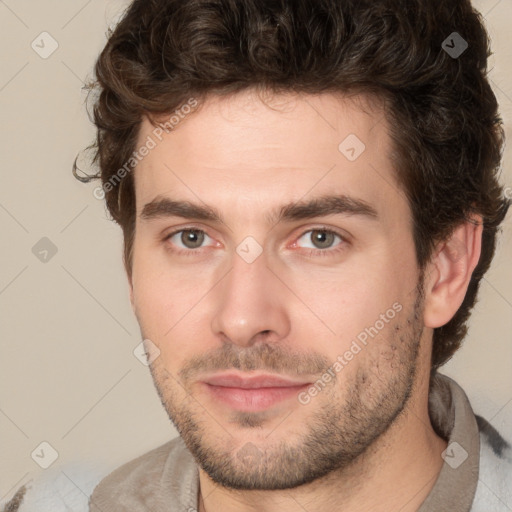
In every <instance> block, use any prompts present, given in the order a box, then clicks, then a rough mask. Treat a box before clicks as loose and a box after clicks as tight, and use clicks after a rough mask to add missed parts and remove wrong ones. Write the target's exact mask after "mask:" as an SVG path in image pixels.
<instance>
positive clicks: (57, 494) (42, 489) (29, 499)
mask: <svg viewBox="0 0 512 512" xmlns="http://www.w3.org/2000/svg"><path fill="white" fill-rule="evenodd" d="M105 474H106V470H105V467H104V466H101V467H100V465H95V464H92V463H88V462H80V463H78V462H76V463H69V464H66V465H63V466H57V467H53V466H52V467H51V468H49V469H46V470H44V472H43V473H40V474H39V475H37V476H35V477H34V478H32V479H30V480H28V482H26V483H25V484H24V485H22V486H21V487H19V488H18V489H17V490H16V491H15V492H14V495H13V496H11V497H9V498H8V499H7V501H3V502H0V511H1V512H87V511H88V510H89V508H88V499H89V495H90V494H91V492H92V490H93V489H94V487H95V485H97V483H98V482H99V481H100V480H101V478H102V476H104V475H105Z"/></svg>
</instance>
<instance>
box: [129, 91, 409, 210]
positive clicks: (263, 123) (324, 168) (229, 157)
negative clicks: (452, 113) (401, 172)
mask: <svg viewBox="0 0 512 512" xmlns="http://www.w3.org/2000/svg"><path fill="white" fill-rule="evenodd" d="M370 100H371V101H370ZM187 111H188V110H187ZM177 119H178V118H177V117H176V118H175V120H177ZM149 139H151V140H152V141H153V142H154V147H153V148H152V149H151V151H150V152H149V154H148V155H147V156H145V157H144V158H143V159H142V160H141V161H140V162H139V163H138V165H137V167H136V171H135V183H136V194H137V210H138V213H139V214H140V212H141V210H142V209H143V207H144V205H145V204H146V203H148V202H150V201H152V200H154V198H155V197H156V196H165V195H169V196H171V197H173V198H177V196H178V198H179V199H181V200H189V201H193V202H195V203H197V202H200V201H202V202H204V203H207V204H209V205H211V206H216V207H217V208H222V207H223V206H225V207H226V208H228V207H230V206H231V207H233V208H237V211H239V212H241V211H242V210H244V209H247V210H249V209H250V208H253V209H255V210H257V211H260V212H261V210H262V209H263V208H265V205H269V206H270V203H272V205H271V206H272V208H271V209H272V210H275V208H276V207H277V206H279V205H281V204H283V203H285V202H289V201H298V200H299V199H301V198H304V197H306V196H307V197H308V198H311V197H313V196H325V195H326V194H332V193H338V194H344V195H348V196H354V197H355V196H357V197H359V198H361V199H363V200H365V201H366V202H368V203H373V204H377V205H378V204H379V203H382V199H383V197H384V196H385V195H386V194H387V195H389V198H391V196H393V195H395V196H396V195H399V196H402V194H401V192H400V190H399V187H398V184H397V182H396V181H395V176H394V171H393V167H392V163H391V159H390V157H389V154H390V150H391V142H390V139H389V136H388V132H387V124H386V119H385V116H384V110H383V108H382V107H381V106H380V105H379V103H378V102H376V101H374V100H373V99H370V98H368V97H363V96H355V97H351V98H348V97H343V96H340V95H334V94H321V95H300V96H299V95H297V94H292V93H287V94H280V95H273V96H272V97H268V98H265V101H262V100H261V98H260V97H259V96H258V95H257V94H256V93H255V92H254V91H251V90H248V91H243V92H241V93H238V94H236V95H232V96H228V97H219V96H211V97H209V98H207V99H206V101H204V102H202V103H201V104H200V108H199V109H198V110H196V111H193V110H192V112H191V113H189V114H184V115H182V116H181V117H180V118H179V120H178V122H174V123H173V127H172V129H171V130H170V131H169V132H168V133H165V132H163V133H161V130H160V132H157V133H156V134H155V127H154V126H153V125H152V124H151V123H150V122H149V121H148V120H147V119H144V120H143V122H142V125H141V130H140V133H139V138H138V146H141V145H143V144H144V143H145V142H147V141H148V140H149ZM285 199H288V200H289V201H285ZM402 199H403V198H402ZM212 201H213V202H215V204H213V203H212Z"/></svg>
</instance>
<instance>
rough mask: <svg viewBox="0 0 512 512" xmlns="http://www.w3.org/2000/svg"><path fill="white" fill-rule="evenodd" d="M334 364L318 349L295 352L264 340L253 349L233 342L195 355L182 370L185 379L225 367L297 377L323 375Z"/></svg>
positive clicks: (225, 368)
mask: <svg viewBox="0 0 512 512" xmlns="http://www.w3.org/2000/svg"><path fill="white" fill-rule="evenodd" d="M329 365H330V362H329V360H328V359H327V358H326V357H325V356H322V355H321V354H318V353H316V352H306V353H295V352H291V351H290V350H289V349H288V348H286V347H284V346H282V345H278V344H269V343H262V344H258V345H254V346H252V347H250V348H241V347H238V346H237V345H233V344H229V343H226V344H223V345H222V346H221V347H219V348H216V349H214V350H211V351H208V352H205V353H203V354H201V355H197V356H194V357H192V358H191V359H190V360H189V361H188V362H187V363H186V364H185V365H184V366H183V368H182V369H181V370H180V371H179V372H178V375H179V378H180V379H181V380H182V381H183V382H187V381H190V380H192V379H194V378H195V377H196V376H197V375H198V374H201V373H204V372H213V371H222V370H232V369H236V370H240V371H244V372H245V371H254V370H261V371H267V372H271V373H284V374H288V375H294V376H302V375H315V374H321V373H323V372H324V371H325V369H326V368H328V367H329Z"/></svg>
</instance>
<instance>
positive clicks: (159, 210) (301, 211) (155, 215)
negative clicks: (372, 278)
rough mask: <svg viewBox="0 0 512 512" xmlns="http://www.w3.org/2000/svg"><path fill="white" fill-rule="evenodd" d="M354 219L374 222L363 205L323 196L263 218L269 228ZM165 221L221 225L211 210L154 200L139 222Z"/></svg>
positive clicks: (372, 210) (372, 211) (218, 215)
mask: <svg viewBox="0 0 512 512" xmlns="http://www.w3.org/2000/svg"><path fill="white" fill-rule="evenodd" d="M339 214H342V215H357V216H361V217H363V218H367V219H371V220H378V219H379V216H378V213H377V211H376V210H375V208H373V207H372V206H371V205H369V204H368V203H367V202H365V201H363V200H361V199H356V198H353V197H349V196H346V195H324V196H321V197H317V198H314V199H310V200H307V201H298V202H294V203H289V204H287V205H283V206H281V207H279V208H277V209H274V210H272V211H271V212H269V213H267V214H266V215H265V220H266V221H267V222H268V223H269V224H272V225H273V224H277V223H279V222H293V221H297V220H304V219H312V218H314V217H322V216H326V215H339ZM166 217H182V218H184V219H191V220H192V219H194V220H202V221H210V222H216V223H221V224H224V223H225V222H224V219H223V218H222V215H221V213H220V212H219V211H218V210H217V209H216V208H214V207H212V206H207V205H201V204H195V203H191V202H189V201H176V200H173V199H171V198H169V197H162V196H157V197H156V198H155V199H153V201H151V202H149V203H147V204H146V205H144V207H143V209H142V211H141V213H140V218H141V220H145V221H150V220H153V219H159V218H166Z"/></svg>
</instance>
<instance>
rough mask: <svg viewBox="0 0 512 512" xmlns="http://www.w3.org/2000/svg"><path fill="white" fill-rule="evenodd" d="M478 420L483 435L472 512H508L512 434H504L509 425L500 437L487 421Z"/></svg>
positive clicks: (511, 498)
mask: <svg viewBox="0 0 512 512" xmlns="http://www.w3.org/2000/svg"><path fill="white" fill-rule="evenodd" d="M475 417H476V421H477V423H478V430H479V432H480V469H479V474H478V484H477V489H476V494H475V499H474V501H473V508H472V509H471V512H487V511H488V510H493V511H495V512H501V511H503V512H505V511H509V510H511V507H512V439H511V437H512V436H511V433H510V432H509V431H508V432H507V431H506V430H504V429H506V428H507V427H506V423H505V424H504V425H503V427H504V428H503V429H502V432H501V433H500V432H499V431H498V430H497V428H495V427H494V426H493V425H491V423H490V422H488V421H487V420H486V419H485V418H483V417H481V416H479V415H475ZM508 428H509V430H510V426H509V427H508ZM502 434H503V435H502Z"/></svg>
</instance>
